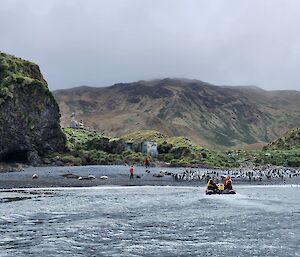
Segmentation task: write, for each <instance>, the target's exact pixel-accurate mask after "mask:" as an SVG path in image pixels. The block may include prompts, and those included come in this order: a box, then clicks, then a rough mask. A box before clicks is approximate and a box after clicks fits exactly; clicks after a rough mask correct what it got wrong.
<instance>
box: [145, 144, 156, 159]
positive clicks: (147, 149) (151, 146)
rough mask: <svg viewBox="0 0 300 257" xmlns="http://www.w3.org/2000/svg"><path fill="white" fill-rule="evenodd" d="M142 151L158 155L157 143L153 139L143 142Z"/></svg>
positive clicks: (154, 155)
mask: <svg viewBox="0 0 300 257" xmlns="http://www.w3.org/2000/svg"><path fill="white" fill-rule="evenodd" d="M142 153H143V154H148V155H150V156H153V157H156V156H157V155H158V150H157V143H155V142H152V141H144V142H143V143H142Z"/></svg>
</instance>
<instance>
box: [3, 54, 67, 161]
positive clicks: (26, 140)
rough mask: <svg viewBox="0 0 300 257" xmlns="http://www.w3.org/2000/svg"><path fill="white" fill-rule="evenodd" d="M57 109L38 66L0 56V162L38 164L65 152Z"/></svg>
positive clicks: (8, 56)
mask: <svg viewBox="0 0 300 257" xmlns="http://www.w3.org/2000/svg"><path fill="white" fill-rule="evenodd" d="M59 119H60V114H59V107H58V105H57V103H56V101H55V99H54V98H53V96H52V94H51V92H50V91H49V89H48V86H47V82H46V81H45V80H44V78H43V76H42V74H41V73H40V69H39V67H38V65H36V64H34V63H31V62H29V61H25V60H22V59H20V58H16V57H14V56H11V55H8V54H5V53H2V52H0V161H21V162H28V163H30V164H38V163H39V159H40V157H41V156H44V155H46V154H49V153H51V152H56V151H63V150H64V149H65V136H64V134H63V133H62V131H61V128H60V124H59Z"/></svg>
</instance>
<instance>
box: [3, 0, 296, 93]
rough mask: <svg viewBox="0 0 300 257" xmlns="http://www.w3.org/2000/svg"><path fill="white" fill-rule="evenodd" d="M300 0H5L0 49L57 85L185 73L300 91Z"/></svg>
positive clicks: (210, 79) (215, 80) (101, 83)
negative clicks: (27, 62) (33, 66)
mask: <svg viewBox="0 0 300 257" xmlns="http://www.w3.org/2000/svg"><path fill="white" fill-rule="evenodd" d="M299 11H300V2H299V1H298V0H289V1H286V0H264V1H261V0H243V1H241V0H184V1H182V0H161V1H158V0H98V1H97V0H85V1H83V0H47V1H40V0H26V1H24V0H1V3H0V24H3V25H4V26H1V33H0V50H1V51H5V52H8V53H11V54H15V55H17V56H20V57H22V58H25V59H30V60H33V61H35V62H37V63H39V64H40V66H41V69H42V72H43V74H44V75H45V78H46V79H47V81H48V83H49V86H50V88H51V89H53V90H54V89H58V88H66V87H71V86H78V85H83V84H84V85H94V86H105V85H111V84H113V83H117V82H129V81H136V80H141V79H144V80H145V79H154V78H163V77H186V78H195V79H200V80H204V81H208V82H211V83H215V84H222V85H224V84H227V85H258V86H260V87H262V88H265V89H297V90H300V85H299V82H298V81H299V76H300V75H299V72H297V68H298V67H300V58H299V57H300V33H299V26H298V24H299V22H300V18H299V15H298V14H299V13H300V12H299Z"/></svg>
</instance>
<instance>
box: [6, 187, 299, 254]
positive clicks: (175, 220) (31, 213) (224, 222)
mask: <svg viewBox="0 0 300 257" xmlns="http://www.w3.org/2000/svg"><path fill="white" fill-rule="evenodd" d="M236 189H237V194H236V195H212V196H206V195H205V194H204V188H203V187H96V188H95V187H94V188H69V189H44V190H41V189H37V190H21V191H18V192H12V191H2V192H0V256H151V257H153V256H260V257H261V256H293V257H294V256H300V187H299V186H296V185H294V186H293V185H292V186H291V185H289V186H237V187H236Z"/></svg>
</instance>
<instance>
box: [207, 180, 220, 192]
mask: <svg viewBox="0 0 300 257" xmlns="http://www.w3.org/2000/svg"><path fill="white" fill-rule="evenodd" d="M207 190H213V191H215V190H218V186H217V185H216V183H215V181H214V179H213V178H210V179H209V180H208V183H207Z"/></svg>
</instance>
